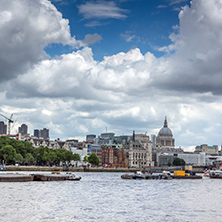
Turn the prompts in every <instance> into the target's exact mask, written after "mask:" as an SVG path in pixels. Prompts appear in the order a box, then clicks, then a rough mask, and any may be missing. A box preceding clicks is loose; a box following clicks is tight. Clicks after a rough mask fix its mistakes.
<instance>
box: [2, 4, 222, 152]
mask: <svg viewBox="0 0 222 222" xmlns="http://www.w3.org/2000/svg"><path fill="white" fill-rule="evenodd" d="M0 18H1V19H0V29H1V34H0V40H1V41H0V64H1V74H0V80H1V81H0V84H1V87H0V89H1V90H0V98H1V106H0V114H2V115H4V116H6V117H10V116H11V114H13V118H14V119H13V120H15V119H17V118H18V120H17V121H16V123H15V126H14V127H13V128H12V129H11V132H12V134H13V133H15V132H16V129H18V126H20V125H21V124H22V123H26V124H27V125H28V126H29V131H31V132H33V131H34V129H40V128H43V127H44V128H47V129H49V130H50V137H51V138H52V139H55V138H58V137H59V138H61V139H68V138H73V137H75V138H78V139H79V140H80V141H81V140H84V139H85V135H87V134H96V135H99V134H101V133H102V132H105V131H106V128H107V129H108V131H109V132H115V133H116V135H122V134H124V135H130V134H132V132H133V130H135V131H136V132H137V133H145V132H147V134H149V135H152V134H154V135H157V133H158V132H159V130H160V128H161V127H162V126H163V121H164V118H165V116H167V119H168V125H169V128H170V129H171V130H172V132H173V136H174V138H175V143H176V144H175V146H176V147H179V146H181V147H182V148H183V149H184V150H194V147H195V146H196V145H199V144H210V145H214V144H217V145H219V146H220V145H221V143H222V138H221V131H222V123H221V112H222V111H221V110H222V109H221V107H222V100H221V94H222V91H221V86H220V82H221V80H222V64H221V59H222V50H221V48H222V42H221V36H222V29H221V27H222V0H211V1H205V0H193V1H192V3H191V2H190V1H188V0H151V1H147V0H136V1H135V0H113V1H109V0H100V1H97V0H95V1H93V0H92V1H84V0H64V1H61V0H52V1H48V0H42V1H40V0H36V1H33V2H32V3H30V1H29V0H21V1H15V0H12V1H10V2H6V1H2V2H0ZM0 121H5V119H4V118H3V117H1V119H0Z"/></svg>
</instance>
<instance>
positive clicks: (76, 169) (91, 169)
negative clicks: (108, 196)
mask: <svg viewBox="0 0 222 222" xmlns="http://www.w3.org/2000/svg"><path fill="white" fill-rule="evenodd" d="M5 168H6V170H7V171H60V172H62V171H69V172H135V171H138V170H142V169H140V168H102V167H89V168H83V167H68V168H66V167H50V166H5ZM205 168H206V167H205V166H193V170H192V171H193V172H195V173H203V170H204V169H205ZM183 169H184V167H152V168H146V170H147V171H151V172H153V173H160V172H162V171H163V170H167V171H174V170H183Z"/></svg>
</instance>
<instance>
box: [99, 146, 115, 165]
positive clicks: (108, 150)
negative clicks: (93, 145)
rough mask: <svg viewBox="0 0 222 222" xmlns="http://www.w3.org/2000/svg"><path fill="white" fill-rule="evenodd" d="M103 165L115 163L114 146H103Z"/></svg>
mask: <svg viewBox="0 0 222 222" xmlns="http://www.w3.org/2000/svg"><path fill="white" fill-rule="evenodd" d="M101 160H102V161H101V165H102V166H106V165H110V166H112V164H113V147H112V146H104V145H103V146H102V158H101Z"/></svg>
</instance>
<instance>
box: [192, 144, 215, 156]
mask: <svg viewBox="0 0 222 222" xmlns="http://www.w3.org/2000/svg"><path fill="white" fill-rule="evenodd" d="M194 152H195V153H201V152H204V153H206V154H207V155H218V154H219V151H218V146H217V145H213V146H208V145H207V144H202V145H200V146H196V147H195V151H194Z"/></svg>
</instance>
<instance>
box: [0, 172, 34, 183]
mask: <svg viewBox="0 0 222 222" xmlns="http://www.w3.org/2000/svg"><path fill="white" fill-rule="evenodd" d="M26 181H33V175H26V174H18V173H5V174H0V182H26Z"/></svg>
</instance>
